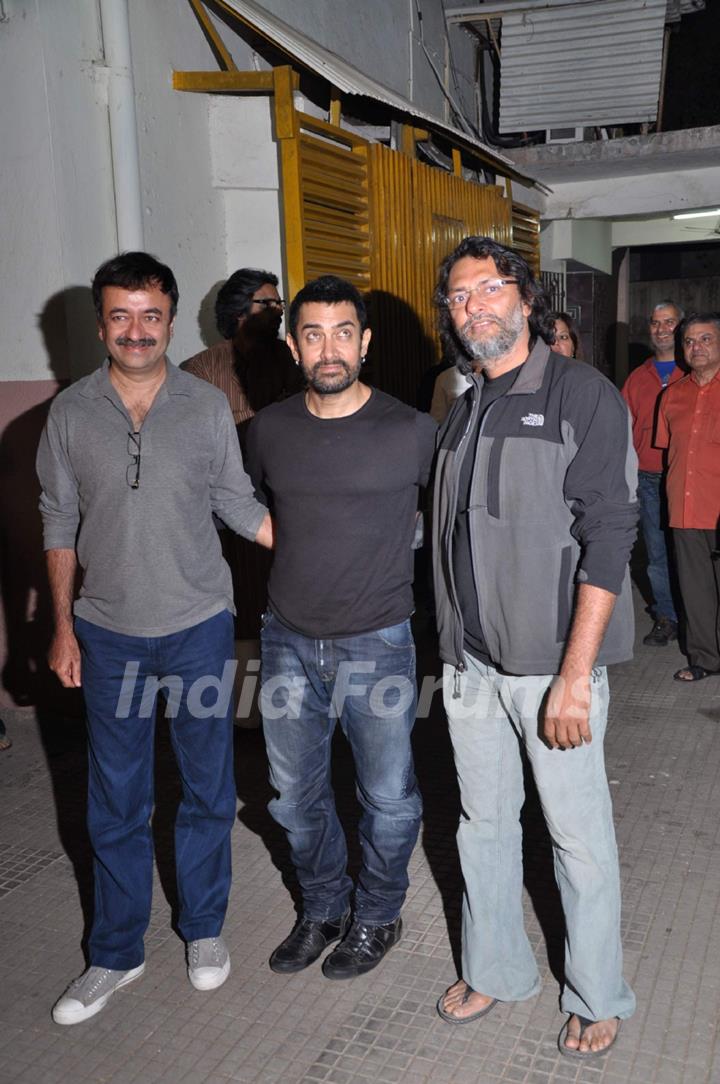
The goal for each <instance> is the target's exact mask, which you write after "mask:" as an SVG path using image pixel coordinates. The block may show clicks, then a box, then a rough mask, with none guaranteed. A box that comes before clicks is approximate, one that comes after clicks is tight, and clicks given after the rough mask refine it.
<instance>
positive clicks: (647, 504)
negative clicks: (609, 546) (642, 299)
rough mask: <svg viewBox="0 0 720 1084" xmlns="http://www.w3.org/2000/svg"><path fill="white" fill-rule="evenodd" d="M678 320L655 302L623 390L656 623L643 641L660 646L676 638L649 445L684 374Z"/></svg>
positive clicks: (655, 461)
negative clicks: (642, 349)
mask: <svg viewBox="0 0 720 1084" xmlns="http://www.w3.org/2000/svg"><path fill="white" fill-rule="evenodd" d="M682 318H683V312H682V309H680V308H678V306H677V305H676V304H675V302H674V301H658V303H657V305H655V307H654V308H653V310H652V313H651V315H650V340H651V342H652V345H653V349H654V350H655V353H654V355H653V356H652V357H650V358H648V359H647V361H645V362H644V363H643V364H642V365H641V366H640V367H639V368H637V369H635V370H634V371H633V372H632V373H630V376H629V377H628V378H627V380H626V381H625V384H624V386H623V389H622V396H623V399H624V400H625V402H626V403H627V405H628V409H629V410H630V415H631V417H632V433H633V444H634V445H635V451H636V452H637V454H638V500H639V502H640V523H641V525H642V532H643V538H644V540H645V549H646V550H647V559H648V566H647V573H648V579H649V580H650V587H651V588H652V593H653V603H654V605H653V617H654V619H655V623H654V625H653V627H652V629H651V630H650V632H649V633H648V634H647V636H645V637H644V638H643V643H644V644H650V645H652V646H654V647H664V646H665V645H666V644H667V643H669V641H670V640H675V639H677V614H676V613H675V606H674V604H673V598H672V591H671V588H670V574H669V571H668V546H667V543H668V539H667V536H666V532H665V527H666V524H665V523H664V519H665V516H664V508H663V485H662V481H663V453H662V451H661V450H660V449H659V448H654V447H653V434H654V432H655V419H656V416H657V410H658V403H659V399H660V396H661V395H662V393H663V391H664V389H665V388H666V387H668V386H669V385H670V384H673V383H675V382H676V381H677V380H679V379H680V377H681V376H682V375H683V374H682V370H681V369H679V368H678V367H677V365H676V364H675V329H676V327H677V326H678V324H679V323H680V321H681V320H682Z"/></svg>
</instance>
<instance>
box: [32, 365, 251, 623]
mask: <svg viewBox="0 0 720 1084" xmlns="http://www.w3.org/2000/svg"><path fill="white" fill-rule="evenodd" d="M108 369H109V363H108V362H107V361H106V362H105V364H104V365H103V367H102V368H101V369H98V370H97V372H94V373H92V374H91V375H90V376H87V377H85V378H84V379H83V380H79V381H78V382H77V383H76V384H73V385H72V386H71V387H69V388H67V389H66V390H65V391H63V392H61V393H60V394H59V395H58V396H57V398H56V399H55V400H54V402H53V404H52V406H51V408H50V413H49V415H48V421H47V425H46V426H45V430H44V432H43V435H42V437H41V439H40V446H39V448H38V456H37V472H38V477H39V479H40V485H41V486H42V495H41V498H40V511H41V513H42V517H43V526H44V539H45V549H46V550H49V549H75V550H76V551H77V557H78V561H79V563H80V566H81V568H82V570H83V582H82V587H81V589H80V597H79V598H78V599H77V601H76V603H75V607H74V609H75V614H76V615H77V616H78V617H83V618H85V619H86V620H87V621H92V622H93V623H94V624H96V625H100V626H102V627H103V628H106V629H110V630H112V631H113V632H120V633H124V634H126V635H129V636H166V635H168V634H169V633H173V632H180V631H181V630H182V629H186V628H190V627H191V626H193V625H197V624H199V622H201V621H205V620H206V619H207V618H209V617H213V616H214V615H215V614H217V613H220V612H221V611H222V610H225V609H228V610H230V611H232V612H234V605H233V597H232V580H231V576H230V569H229V568H228V566H227V564H226V563H225V561H224V560H223V557H222V554H221V550H220V541H219V538H218V533H217V530H216V529H215V526H214V524H213V518H212V516H213V512H214V513H216V515H217V516H219V517H220V519H222V520H223V522H224V523H226V524H227V525H228V527H231V528H232V529H233V530H234V531H236V532H237V533H238V534H241V535H244V536H245V537H246V538H254V537H255V535H256V534H257V531H258V528H259V526H260V524H261V522H262V520H263V517H264V516H265V513H266V509H265V508H263V506H262V505H261V504H259V503H258V502H257V501H256V500H255V498H254V496H253V489H252V484H251V482H250V480H249V478H248V476H247V474H246V473H245V470H244V468H243V462H242V456H241V454H240V447H239V444H238V439H237V434H236V432H235V425H234V423H233V419H232V414H231V413H230V408H229V406H228V402H227V399H226V398H225V396H224V395H223V394H222V392H220V391H218V390H217V388H214V387H212V386H211V385H210V384H208V383H207V382H206V381H204V380H199V379H198V378H197V377H194V376H191V375H190V373H185V372H181V371H180V370H179V369H176V368H175V366H173V365H171V364H170V363H169V362H168V365H167V377H166V380H165V383H164V384H163V385H162V387H161V388H160V390H159V391H158V393H157V395H156V397H155V400H154V402H153V404H152V407H151V408H150V410H149V411H148V414H147V416H146V418H145V420H144V422H143V424H142V428H141V430H140V442H141V443H140V456H141V459H140V478H139V482H140V484H139V486H138V487H137V489H133V488H132V486H131V483H132V482H133V481H134V479H135V467H134V466H133V460H132V458H131V455H130V452H129V450H128V449H129V448H131V449H132V442H130V443H129V433H130V432H131V431H132V430H133V428H134V426H133V423H132V420H131V418H130V415H129V414H128V412H127V410H126V409H125V407H124V406H123V403H122V400H121V399H120V397H119V396H118V394H117V392H116V391H115V389H114V387H113V385H112V384H111V382H110V377H109V373H108ZM133 450H134V449H133Z"/></svg>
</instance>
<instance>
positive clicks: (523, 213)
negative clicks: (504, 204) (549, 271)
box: [512, 203, 540, 277]
mask: <svg viewBox="0 0 720 1084" xmlns="http://www.w3.org/2000/svg"><path fill="white" fill-rule="evenodd" d="M512 247H513V248H514V249H515V251H516V252H519V253H520V255H521V256H522V257H523V258H524V259H525V260H527V262H528V264H529V265H530V267H531V269H532V272H533V274H534V275H535V276H536V277H537V276H538V275H539V274H540V220H539V218H538V213H537V211H533V210H532V208H531V207H524V206H523V204H522V203H513V205H512Z"/></svg>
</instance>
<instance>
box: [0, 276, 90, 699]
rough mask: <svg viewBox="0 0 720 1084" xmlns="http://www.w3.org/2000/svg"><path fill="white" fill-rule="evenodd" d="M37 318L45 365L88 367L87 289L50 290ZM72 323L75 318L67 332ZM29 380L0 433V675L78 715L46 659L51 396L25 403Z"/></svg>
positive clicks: (21, 694)
mask: <svg viewBox="0 0 720 1084" xmlns="http://www.w3.org/2000/svg"><path fill="white" fill-rule="evenodd" d="M81 314H82V315H81ZM76 320H80V321H81V326H79V327H78V326H77V324H76ZM38 322H39V327H40V330H41V331H42V335H43V339H44V345H45V349H46V351H47V355H48V360H49V367H50V370H51V373H52V375H53V376H54V377H55V379H56V380H57V382H58V390H60V389H61V388H62V387H63V386H65V385H66V384H67V383H68V382H69V375H70V374H71V373H73V375H78V369H79V370H80V371H82V369H83V368H88V366H89V364H90V360H91V358H92V357H93V353H95V355H97V349H96V347H95V345H94V343H93V342H92V339H93V336H94V333H95V320H94V315H93V308H92V297H91V293H90V290H89V289H88V288H87V287H80V286H73V287H70V288H68V289H66V290H62V291H60V292H59V293H57V294H54V295H53V296H52V297H51V298H50V299H49V300H48V302H47V303H46V305H45V306H44V308H43V310H42V312H41V313H40V314H39V317H38ZM71 324H75V327H74V328H73V330H72V333H71V331H70V325H71ZM80 334H83V335H85V336H86V337H87V339H88V340H89V341H88V342H87V344H86V347H85V350H84V351H83V354H82V356H81V357H80V358H79V359H78V358H76V357H75V356H73V348H72V345H71V344H72V342H73V339H74V337H75V335H80ZM90 347H92V351H91V349H90ZM76 361H77V362H79V364H76ZM95 364H97V361H96V362H95ZM88 371H89V368H88ZM33 383H34V382H28V384H27V386H26V390H25V389H23V386H22V385H19V387H20V391H19V392H18V393H17V394H18V407H19V408H20V410H21V412H20V413H17V414H16V415H15V417H13V418H12V420H11V421H10V422H9V423H8V425H7V426H6V427H5V430H4V432H3V434H2V439H1V440H0V589H1V592H2V608H3V615H4V623H5V634H6V638H7V656H6V661H5V665H4V668H3V672H2V680H3V685H4V687H5V689H6V690H7V692H8V693H9V694H10V696H11V697H12V699H13V700H14V701H15V703H16V704H18V705H20V706H30V705H32V706H34V707H37V708H38V709H41V713H42V709H47V710H48V711H50V712H52V713H53V714H54V715H55V716H57V714H58V713H59V714H61V715H64V716H68V717H76V716H78V715H79V714H81V713H82V707H81V697H80V694H79V693H78V692H76V691H74V690H65V689H63V688H62V687H61V686H60V683H59V682H58V680H57V678H56V677H55V675H54V674H52V673H51V672H50V670H49V669H48V666H47V661H46V656H47V650H48V646H49V643H50V636H51V634H52V611H51V602H50V589H49V585H48V580H47V573H46V569H45V557H44V553H43V544H42V523H41V520H40V513H39V511H38V501H39V498H40V486H39V483H38V480H37V477H36V474H35V454H36V451H37V446H38V442H39V440H40V434H41V433H42V430H43V426H44V425H45V421H46V418H47V414H48V410H49V408H50V404H51V402H52V399H53V397H54V396H52V395H51V396H50V397H49V398H47V399H46V400H44V401H43V402H40V403H34V404H33V405H32V406H30V407H29V409H25V410H22V406H23V403H24V402H27V398H24V396H27V395H28V394H31V393H32V390H33V387H32V385H33ZM43 383H44V382H43ZM16 386H17V385H16Z"/></svg>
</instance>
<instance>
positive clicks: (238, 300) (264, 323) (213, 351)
mask: <svg viewBox="0 0 720 1084" xmlns="http://www.w3.org/2000/svg"><path fill="white" fill-rule="evenodd" d="M277 287H278V279H277V275H273V273H272V272H271V271H260V270H257V269H256V268H254V267H241V268H240V270H239V271H235V272H234V273H233V274H232V275H231V276H230V278H229V279H228V280H227V282H226V283H225V284H224V285H223V286H221V288H220V290H219V291H218V295H217V298H216V301H215V323H216V325H217V329H218V331H219V332H220V334H221V335H222V337H223V341H222V342H219V343H216V344H215V345H214V346H211V347H209V348H208V349H207V350H203V351H201V352H200V353H199V354H195V355H194V356H193V357H191V358H188V360H187V361H184V362H183V363H182V365H181V368H182V369H185V371H186V372H188V373H192V374H193V376H199V377H200V378H201V379H202V380H207V381H208V383H210V384H214V386H215V387H216V388H219V389H220V391H222V392H224V393H225V395H226V396H227V398H228V402H229V403H230V409H231V410H232V414H233V418H234V419H235V424H236V425H241V424H243V423H245V422H247V421H248V420H249V419H250V418H252V416H253V415H254V414H256V413H257V411H258V410H261V409H262V408H263V407H264V406H267V405H268V404H269V403H274V402H276V401H277V400H278V399H281V398H283V397H284V396H285V395H290V394H293V393H294V392H296V391H299V390H300V387H301V381H300V379H299V377H298V375H297V369H296V367H295V365H294V364H293V359H292V355H291V354H290V351H289V349H288V347H287V346H286V344H285V343H284V342H283V341H282V339H279V338H278V331H279V330H280V324H281V323H282V316H283V308H284V301H283V300H282V298H281V297H280V294H279V293H278V288H277Z"/></svg>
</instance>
